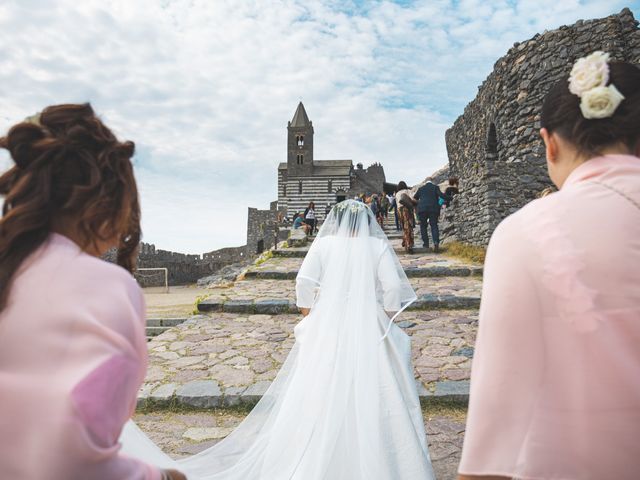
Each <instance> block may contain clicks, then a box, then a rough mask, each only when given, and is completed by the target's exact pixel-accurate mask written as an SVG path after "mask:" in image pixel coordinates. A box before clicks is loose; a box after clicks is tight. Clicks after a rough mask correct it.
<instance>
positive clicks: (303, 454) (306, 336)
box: [121, 200, 432, 480]
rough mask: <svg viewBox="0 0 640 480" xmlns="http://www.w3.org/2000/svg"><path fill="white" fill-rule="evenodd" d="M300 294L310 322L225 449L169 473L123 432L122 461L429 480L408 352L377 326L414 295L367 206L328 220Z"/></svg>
mask: <svg viewBox="0 0 640 480" xmlns="http://www.w3.org/2000/svg"><path fill="white" fill-rule="evenodd" d="M296 293H297V305H298V306H299V307H305V308H311V313H310V314H309V315H308V316H307V317H305V318H304V319H303V320H302V321H301V322H300V323H299V324H298V325H297V326H296V327H295V329H294V332H295V336H296V343H295V344H294V346H293V348H292V350H291V352H290V354H289V356H288V357H287V359H286V361H285V362H284V365H283V366H282V368H281V370H280V371H279V373H278V375H277V376H276V378H275V380H274V381H273V383H272V384H271V386H270V388H269V389H268V390H267V392H266V393H265V395H264V396H263V397H262V399H261V400H260V401H259V402H258V404H257V405H256V406H255V408H254V409H253V410H252V411H251V412H250V413H249V415H248V416H247V417H246V418H245V420H244V421H243V422H242V423H241V424H240V425H239V426H238V427H237V428H236V429H235V430H234V431H233V432H232V433H231V434H230V435H229V436H228V437H227V438H225V439H224V440H222V441H221V442H220V443H218V444H217V445H215V446H213V447H211V448H209V449H207V450H204V451H203V452H201V453H199V454H197V455H195V456H192V457H189V458H186V459H181V460H177V461H173V460H171V459H170V458H169V457H168V456H167V455H165V454H164V453H162V452H161V451H160V449H159V448H158V447H156V446H155V445H154V444H153V442H152V441H151V440H150V439H148V438H147V437H146V435H144V433H143V432H142V431H140V430H139V429H138V427H137V426H136V425H135V424H134V423H133V422H129V423H128V424H127V426H126V427H125V430H124V432H123V435H122V436H121V441H122V444H123V452H124V453H126V454H129V455H132V456H135V457H139V458H142V459H144V460H145V461H147V462H149V463H154V464H157V465H160V466H163V467H173V468H176V469H179V470H181V471H183V472H185V474H187V476H188V478H189V479H190V480H221V479H225V480H254V479H262V480H280V479H299V480H316V479H327V480H328V479H331V480H353V479H361V478H362V479H364V478H367V479H388V478H396V477H397V475H398V474H399V473H398V472H401V473H402V478H432V472H431V466H430V462H429V456H428V451H427V446H426V437H425V434H424V425H423V423H422V416H421V410H420V405H419V402H418V397H417V392H416V391H415V383H414V378H413V371H412V369H411V366H410V359H409V355H410V342H409V340H408V337H407V336H406V335H405V334H404V332H402V331H401V330H400V329H399V328H397V327H395V326H393V325H392V323H391V322H392V320H391V321H390V320H389V317H388V316H387V314H385V310H386V311H387V312H391V311H392V312H397V313H399V312H400V311H402V310H403V309H404V308H406V307H407V306H408V305H409V304H410V303H411V302H412V301H414V300H415V298H416V295H415V292H414V291H413V289H412V288H411V285H410V284H409V281H408V279H407V277H406V275H405V273H404V271H403V269H402V267H401V265H400V262H399V261H398V259H397V257H396V255H395V253H394V251H393V248H392V247H391V245H390V244H389V241H388V239H387V238H386V236H385V234H384V232H383V231H382V229H381V228H380V226H379V225H378V223H377V222H376V219H375V217H374V216H373V214H372V212H371V211H370V210H369V208H368V207H367V206H366V205H364V204H362V203H359V202H355V201H352V200H347V201H345V202H342V203H340V204H338V205H336V206H335V207H334V208H333V210H332V211H331V212H330V214H329V215H328V217H327V218H326V220H325V222H324V224H323V226H322V228H321V229H320V232H319V233H318V236H317V238H316V239H315V241H314V242H313V244H312V245H311V247H310V249H309V252H308V254H307V256H306V257H305V260H304V261H303V264H302V266H301V268H300V271H299V273H298V277H297V282H296ZM381 340H385V341H382V342H381ZM397 478H400V477H397Z"/></svg>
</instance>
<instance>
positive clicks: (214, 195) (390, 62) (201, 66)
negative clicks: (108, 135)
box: [0, 0, 640, 253]
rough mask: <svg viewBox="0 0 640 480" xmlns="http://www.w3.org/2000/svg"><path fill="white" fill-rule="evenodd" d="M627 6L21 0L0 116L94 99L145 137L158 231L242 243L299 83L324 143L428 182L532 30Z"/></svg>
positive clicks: (170, 245)
mask: <svg viewBox="0 0 640 480" xmlns="http://www.w3.org/2000/svg"><path fill="white" fill-rule="evenodd" d="M624 6H629V7H630V8H631V9H632V11H633V12H634V14H635V16H636V18H640V1H639V0H634V1H630V0H623V1H618V0H581V1H578V0H566V1H565V0H563V1H561V2H560V1H558V0H521V1H519V0H505V1H501V0H498V1H490V2H487V1H480V0H478V1H477V0H446V1H445V0H427V1H400V0H398V1H395V2H393V1H386V0H385V1H361V0H360V1H359V0H351V1H338V0H324V1H309V0H307V1H297V0H260V1H244V0H156V1H144V0H85V1H82V2H79V1H78V0H68V1H67V0H60V1H45V0H41V1H37V0H3V1H2V2H1V3H0V32H1V33H0V65H1V66H2V68H0V89H1V94H0V132H2V133H3V132H5V131H6V130H7V129H8V128H9V127H10V126H11V125H12V124H14V123H16V122H17V121H19V120H21V119H23V118H24V117H26V116H28V115H31V114H33V113H35V112H37V111H39V110H41V109H42V107H43V106H46V105H50V104H55V103H66V102H85V101H90V102H91V103H92V104H93V105H94V108H95V109H96V110H97V111H98V112H99V113H100V114H101V116H102V117H103V119H104V120H105V121H106V123H107V124H108V125H109V126H111V127H112V128H113V129H114V130H115V131H116V133H117V134H118V135H119V136H120V137H122V138H125V139H131V140H134V141H135V142H136V145H137V155H136V157H135V165H136V171H137V178H138V182H139V184H140V190H141V195H142V208H143V228H144V240H145V241H147V242H149V243H154V244H155V245H156V246H157V247H159V248H164V249H168V250H174V251H181V252H186V253H202V252H205V251H210V250H213V249H216V248H221V247H225V246H235V245H242V244H244V241H245V235H246V215H247V214H246V211H247V207H248V206H254V207H259V208H267V207H268V203H269V202H270V201H271V200H274V199H275V198H276V196H277V194H276V167H277V165H278V163H279V162H281V161H285V160H286V126H287V121H288V120H289V119H291V117H292V116H293V113H294V111H295V107H296V105H297V103H298V101H299V100H302V101H303V102H304V104H305V107H306V109H307V112H308V114H309V116H310V118H311V120H312V121H313V123H314V127H315V156H316V158H318V159H341V158H350V159H353V160H354V162H355V163H358V162H361V163H363V164H365V165H368V164H370V163H373V162H381V163H382V164H383V165H384V167H385V171H386V174H387V178H388V179H389V180H391V181H398V180H401V179H404V180H406V181H407V182H408V183H413V182H416V181H418V180H421V179H423V178H424V177H425V176H426V175H428V174H429V173H431V172H432V171H434V170H435V169H437V168H439V167H440V166H442V165H444V164H445V163H446V161H447V159H446V153H445V145H444V131H445V130H446V129H447V127H448V126H449V125H450V124H451V123H452V122H453V121H454V120H455V118H456V117H457V116H458V115H460V114H461V113H462V111H463V109H464V106H465V105H466V104H467V103H468V102H469V101H470V100H472V99H473V97H474V96H475V93H476V91H477V87H478V85H479V84H480V83H481V82H482V80H483V79H484V78H485V77H486V76H487V75H488V74H489V72H490V71H491V69H492V66H493V64H494V62H495V61H496V60H497V59H498V57H500V56H502V55H504V54H505V53H506V51H507V50H508V49H509V48H510V47H511V45H512V44H513V43H514V42H516V41H522V40H526V39H528V38H530V37H532V36H533V35H534V34H535V33H537V32H542V31H544V30H545V29H553V28H556V27H558V26H560V25H564V24H571V23H574V22H575V21H576V20H578V19H580V18H596V17H603V16H606V15H609V14H612V13H617V12H619V11H620V10H621V9H622V8H623V7H624ZM8 165H9V160H8V158H7V156H6V154H5V153H4V152H3V153H1V154H0V168H2V169H4V168H6V167H7V166H8Z"/></svg>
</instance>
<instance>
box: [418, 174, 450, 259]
mask: <svg viewBox="0 0 640 480" xmlns="http://www.w3.org/2000/svg"><path fill="white" fill-rule="evenodd" d="M414 198H415V199H416V200H417V201H418V207H417V210H418V220H419V221H420V236H421V237H422V246H423V247H425V248H429V233H428V230H427V224H428V225H429V226H431V237H432V239H433V251H434V252H438V251H439V250H440V230H439V228H438V219H439V218H440V209H441V208H442V205H443V204H444V203H445V202H446V201H447V200H451V197H447V196H446V195H445V194H444V193H442V191H441V190H440V187H439V186H438V185H435V184H434V183H433V179H432V178H427V183H425V184H424V185H423V186H422V187H420V188H419V189H418V191H417V192H416V194H415V196H414Z"/></svg>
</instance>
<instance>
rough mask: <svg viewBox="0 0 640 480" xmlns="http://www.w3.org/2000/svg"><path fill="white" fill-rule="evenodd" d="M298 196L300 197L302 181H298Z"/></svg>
mask: <svg viewBox="0 0 640 480" xmlns="http://www.w3.org/2000/svg"><path fill="white" fill-rule="evenodd" d="M298 194H300V195H302V180H300V181H298Z"/></svg>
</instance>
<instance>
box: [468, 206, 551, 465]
mask: <svg viewBox="0 0 640 480" xmlns="http://www.w3.org/2000/svg"><path fill="white" fill-rule="evenodd" d="M524 219H526V217H525V218H524ZM522 220H523V217H522V216H519V215H516V216H514V217H510V218H508V219H507V220H505V221H504V222H503V223H501V224H500V225H499V226H498V228H497V229H496V231H495V233H494V235H493V237H492V239H491V242H490V244H489V248H488V251H487V258H486V262H485V273H484V286H483V291H482V304H481V307H480V320H479V330H478V337H477V340H476V349H475V355H474V359H473V367H472V374H471V395H470V402H469V413H468V418H467V430H466V433H465V440H464V448H463V452H462V459H461V463H460V467H459V471H460V473H462V474H467V475H505V476H511V472H512V469H513V466H514V465H516V464H518V461H519V458H518V456H519V452H520V448H521V445H522V442H523V441H524V437H525V436H526V432H527V429H528V426H529V424H530V421H531V418H532V416H533V414H534V413H533V412H534V409H535V404H536V396H535V394H532V392H535V391H536V390H537V386H538V385H539V384H540V382H541V379H542V373H543V369H544V360H543V352H544V349H543V338H542V329H541V323H540V317H541V313H540V304H539V300H538V296H537V294H536V289H535V284H534V281H533V280H532V275H533V274H534V273H533V271H534V270H535V269H534V268H533V265H534V262H536V261H537V259H536V258H535V255H533V252H532V250H533V249H532V248H531V246H530V245H531V244H530V242H529V240H528V238H527V237H526V234H525V233H524V232H525V231H526V229H523V228H521V225H522V223H523V222H522Z"/></svg>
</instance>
